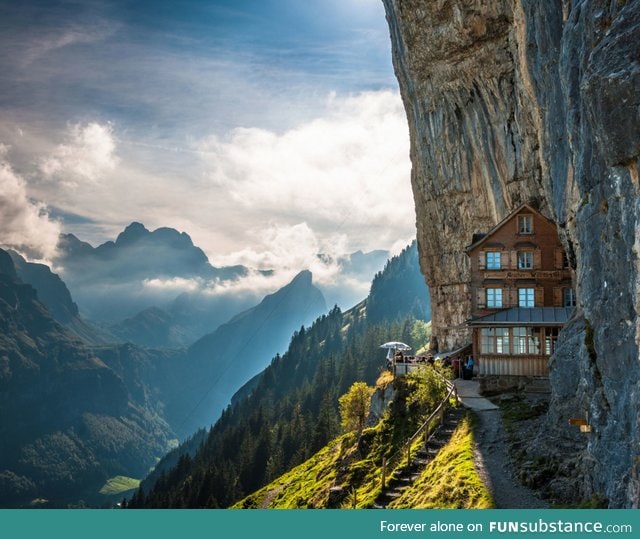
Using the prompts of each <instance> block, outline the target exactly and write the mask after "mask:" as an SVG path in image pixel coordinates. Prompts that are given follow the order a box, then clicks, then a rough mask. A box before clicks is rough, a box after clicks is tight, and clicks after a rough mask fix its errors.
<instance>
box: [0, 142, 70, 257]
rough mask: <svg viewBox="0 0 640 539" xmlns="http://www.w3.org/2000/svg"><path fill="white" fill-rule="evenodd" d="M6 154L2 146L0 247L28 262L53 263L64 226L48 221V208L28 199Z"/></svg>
mask: <svg viewBox="0 0 640 539" xmlns="http://www.w3.org/2000/svg"><path fill="white" fill-rule="evenodd" d="M7 153H8V148H7V147H6V146H4V145H2V144H0V244H2V245H3V246H5V247H11V248H13V249H15V250H17V251H20V252H21V253H22V254H24V255H25V256H26V257H27V258H29V259H44V260H50V259H51V258H52V257H53V256H54V254H55V251H56V246H57V244H58V236H59V234H60V230H61V225H60V223H58V222H57V221H54V220H52V219H50V218H49V214H48V211H47V207H46V205H45V204H43V203H42V202H38V201H35V200H32V199H31V198H29V196H28V194H27V184H26V182H25V181H24V179H23V178H22V177H21V176H20V175H18V174H17V173H16V172H15V171H14V170H13V168H12V167H11V164H10V163H9V161H8V160H7Z"/></svg>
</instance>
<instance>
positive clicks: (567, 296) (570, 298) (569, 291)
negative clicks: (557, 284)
mask: <svg viewBox="0 0 640 539" xmlns="http://www.w3.org/2000/svg"><path fill="white" fill-rule="evenodd" d="M562 305H563V307H575V306H576V293H575V292H574V291H573V288H563V289H562Z"/></svg>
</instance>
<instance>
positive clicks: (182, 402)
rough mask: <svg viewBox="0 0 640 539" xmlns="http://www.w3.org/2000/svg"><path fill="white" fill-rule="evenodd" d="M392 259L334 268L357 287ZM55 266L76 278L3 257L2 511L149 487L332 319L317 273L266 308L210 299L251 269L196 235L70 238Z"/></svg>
mask: <svg viewBox="0 0 640 539" xmlns="http://www.w3.org/2000/svg"><path fill="white" fill-rule="evenodd" d="M384 253H385V252H384V251H373V252H371V253H361V252H357V253H354V254H352V255H349V256H346V257H343V258H342V259H340V260H339V261H331V263H332V264H338V265H339V266H340V268H341V271H342V272H343V273H342V274H341V275H342V276H343V277H344V283H345V284H344V287H345V290H346V289H347V288H349V286H350V284H351V283H352V282H353V281H352V279H355V280H358V279H359V280H362V279H363V275H366V274H367V273H371V272H373V271H374V268H375V267H377V266H382V265H383V263H382V262H381V259H382V257H383V255H384ZM55 264H56V268H61V269H63V270H64V273H62V274H60V275H58V274H56V273H54V272H53V271H52V270H51V268H49V267H48V266H46V265H44V264H37V263H32V262H28V261H26V260H25V259H24V258H23V257H22V256H21V255H20V254H18V253H16V252H5V251H3V250H1V249H0V397H1V398H0V417H2V418H3V421H2V422H0V506H24V505H28V504H29V503H30V502H31V501H33V500H41V501H42V500H48V502H44V501H43V502H42V503H43V504H45V505H48V506H66V505H67V504H75V503H76V502H77V501H78V500H79V499H83V500H85V501H87V502H89V503H90V504H97V503H100V500H101V499H103V498H101V496H100V495H98V494H97V491H98V489H99V488H100V487H101V486H102V485H103V484H104V482H105V481H106V480H107V479H109V478H110V477H113V476H116V475H124V476H129V477H134V478H141V477H143V476H144V475H145V474H146V472H147V471H148V470H149V468H150V467H151V466H153V464H154V463H155V461H156V459H158V458H159V457H160V456H162V455H163V454H165V453H166V451H167V449H168V448H169V447H171V446H172V444H174V445H175V443H176V438H179V439H185V438H187V437H188V436H189V435H192V434H193V433H194V432H196V431H197V430H198V429H201V428H202V427H208V426H210V425H211V424H212V423H213V422H214V421H215V420H216V419H217V418H218V417H219V416H220V414H221V413H222V411H223V410H224V409H225V407H227V406H228V404H229V402H230V401H231V399H232V397H233V395H234V393H235V392H236V391H238V390H239V388H241V387H242V388H243V390H242V391H243V392H244V395H249V394H251V392H252V391H253V389H255V384H256V383H257V382H258V381H259V380H260V379H261V377H262V375H261V374H260V373H261V372H262V371H263V370H264V369H265V368H266V367H267V366H268V365H269V364H270V363H271V362H272V360H273V358H274V357H279V356H278V354H281V353H283V352H284V351H285V350H286V349H287V345H288V344H289V343H290V341H291V339H292V335H293V336H294V338H295V335H297V334H298V333H299V332H300V331H304V330H303V329H301V328H302V327H303V326H309V325H310V324H311V323H312V322H313V320H315V319H316V318H317V317H318V316H319V315H321V314H322V313H325V312H327V304H326V302H325V299H324V296H323V293H322V292H321V290H320V289H319V287H318V286H317V285H316V284H314V282H313V277H312V275H311V273H310V272H309V271H302V272H300V273H299V274H298V275H297V276H296V277H295V278H294V279H293V280H292V281H291V282H290V283H289V284H287V285H286V286H284V287H282V288H281V289H279V290H277V291H276V292H274V293H273V294H270V295H268V296H266V297H264V298H259V297H257V296H256V295H255V294H254V295H251V294H248V295H242V296H234V295H233V294H229V295H224V294H223V295H219V296H216V295H215V294H213V295H212V294H206V293H203V289H204V287H206V286H208V285H210V284H212V283H214V284H215V283H229V282H232V281H233V280H234V279H242V278H244V277H245V276H246V275H247V272H250V271H251V270H248V269H247V268H245V267H243V266H233V267H227V268H215V267H213V266H212V265H211V264H209V262H208V260H207V257H206V256H205V255H204V253H203V252H202V251H201V250H200V249H199V248H197V247H195V246H194V245H193V242H192V241H191V239H190V238H189V237H188V236H187V235H186V234H184V233H179V232H177V231H175V230H172V229H158V230H156V231H153V232H150V231H148V230H147V229H146V228H145V227H144V226H143V225H141V224H139V223H133V224H132V225H130V226H129V227H127V228H126V229H125V230H124V231H123V233H121V234H120V235H119V236H118V238H117V239H116V241H115V242H107V243H105V244H103V245H101V246H99V247H96V248H94V247H92V246H91V245H89V244H87V243H84V242H82V241H80V240H78V239H77V238H75V236H72V235H67V236H64V237H63V241H62V243H61V247H60V255H59V257H58V258H57V259H56V261H55ZM263 274H264V276H265V277H268V276H269V272H263ZM61 277H62V278H61ZM63 279H64V280H63ZM67 279H68V280H69V282H70V283H72V284H70V285H69V286H67V282H66V281H67ZM338 280H339V279H338ZM153 281H157V283H159V285H160V286H159V287H158V289H156V288H154V287H153V286H147V285H148V283H150V282H153ZM174 281H175V282H177V283H179V284H184V282H187V281H188V282H193V283H196V285H197V286H196V287H195V288H194V289H192V290H191V291H189V292H180V291H179V290H178V291H177V290H176V288H175V287H172V283H173V282H174ZM165 285H166V286H165ZM324 286H325V290H329V292H330V293H331V294H333V293H334V292H336V290H338V289H335V290H331V287H330V286H329V288H326V286H327V285H326V283H325V285H324ZM198 287H200V288H198ZM158 290H160V292H158ZM76 291H77V292H78V293H79V297H80V299H78V298H77V297H76V295H75V293H76ZM338 292H339V290H338ZM362 293H363V292H362V291H359V292H356V293H355V294H354V296H353V297H360V295H361V294H362ZM346 295H348V294H346ZM346 295H345V294H343V297H346ZM334 297H335V295H334ZM139 307H144V308H142V309H139ZM332 312H335V309H334V310H332ZM83 313H84V314H91V315H96V318H95V319H87V318H85V317H84V316H83ZM124 313H132V314H131V315H130V316H128V317H125V316H123V315H124ZM101 316H102V318H101ZM96 320H98V321H97V322H96ZM240 394H242V392H241V393H239V395H240ZM240 398H241V399H244V396H243V397H239V396H238V397H236V400H237V399H240ZM196 439H197V440H200V439H201V438H192V440H191V443H192V444H196V443H197V442H195V441H194V440H196ZM198 443H199V442H198ZM38 503H40V502H38Z"/></svg>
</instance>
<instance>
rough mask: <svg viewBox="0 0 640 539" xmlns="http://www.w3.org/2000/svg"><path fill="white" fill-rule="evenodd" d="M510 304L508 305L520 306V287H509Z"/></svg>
mask: <svg viewBox="0 0 640 539" xmlns="http://www.w3.org/2000/svg"><path fill="white" fill-rule="evenodd" d="M508 296H509V299H508V302H509V303H508V305H507V307H517V306H518V289H517V288H509V289H508Z"/></svg>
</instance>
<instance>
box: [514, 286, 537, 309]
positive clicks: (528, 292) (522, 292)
mask: <svg viewBox="0 0 640 539" xmlns="http://www.w3.org/2000/svg"><path fill="white" fill-rule="evenodd" d="M518 307H524V308H531V307H535V289H533V288H518Z"/></svg>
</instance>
